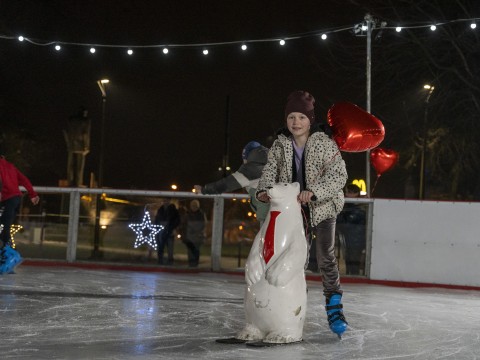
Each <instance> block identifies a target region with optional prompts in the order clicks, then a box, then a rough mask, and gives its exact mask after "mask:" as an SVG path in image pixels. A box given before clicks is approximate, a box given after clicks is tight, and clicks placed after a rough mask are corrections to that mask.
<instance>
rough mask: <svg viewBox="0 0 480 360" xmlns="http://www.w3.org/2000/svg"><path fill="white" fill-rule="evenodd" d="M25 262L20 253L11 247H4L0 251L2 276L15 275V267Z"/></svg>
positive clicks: (0, 272) (0, 271)
mask: <svg viewBox="0 0 480 360" xmlns="http://www.w3.org/2000/svg"><path fill="white" fill-rule="evenodd" d="M22 261H23V258H22V257H21V256H20V253H19V252H18V251H16V250H15V249H12V248H11V247H10V246H8V245H7V246H4V247H3V249H2V250H1V251H0V274H14V273H15V267H16V266H17V265H19V264H20V263H21V262H22Z"/></svg>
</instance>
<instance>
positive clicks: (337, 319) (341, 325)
mask: <svg viewBox="0 0 480 360" xmlns="http://www.w3.org/2000/svg"><path fill="white" fill-rule="evenodd" d="M326 302H327V305H326V306H325V310H326V311H327V316H328V325H329V326H330V330H332V331H333V332H334V333H335V334H337V335H338V338H339V339H341V338H342V334H343V333H344V332H345V330H347V325H348V323H347V320H345V316H344V315H343V310H342V309H343V305H342V295H341V294H333V295H331V296H330V297H329V298H328V297H327V301H326Z"/></svg>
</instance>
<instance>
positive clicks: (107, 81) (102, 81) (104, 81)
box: [100, 79, 110, 84]
mask: <svg viewBox="0 0 480 360" xmlns="http://www.w3.org/2000/svg"><path fill="white" fill-rule="evenodd" d="M100 82H101V83H102V84H108V83H109V82H110V80H108V79H102V80H100Z"/></svg>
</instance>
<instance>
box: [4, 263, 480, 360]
mask: <svg viewBox="0 0 480 360" xmlns="http://www.w3.org/2000/svg"><path fill="white" fill-rule="evenodd" d="M244 286H245V285H244V278H243V276H236V275H223V274H211V273H203V274H202V273H201V274H168V273H153V274H152V273H138V272H124V271H89V270H78V269H72V268H68V269H61V268H50V267H28V266H22V267H20V268H19V269H18V273H17V274H16V275H8V276H2V277H0V311H1V319H2V320H1V321H2V326H1V336H2V341H1V342H0V354H1V358H2V359H130V358H134V357H137V356H138V357H139V358H142V359H173V358H175V359H178V360H182V359H222V360H223V359H252V358H255V359H319V358H321V359H422V360H423V359H440V358H444V359H450V358H451V359H475V358H479V357H480V292H477V291H463V290H446V289H438V288H428V289H425V288H423V289H411V288H392V287H386V286H377V285H360V284H355V285H353V284H347V285H344V286H343V288H344V292H345V293H344V306H345V313H346V315H347V316H348V320H349V324H350V328H349V329H348V330H347V332H346V333H345V334H344V335H343V339H342V340H341V341H339V340H338V338H337V337H336V336H335V334H333V333H331V331H330V330H329V328H328V323H327V321H326V316H325V311H324V308H323V305H324V304H323V296H322V295H321V284H320V283H319V282H309V283H308V287H309V292H308V311H307V319H306V322H305V328H304V332H303V336H304V341H303V342H302V343H300V344H295V345H282V346H278V347H274V348H261V349H257V348H250V347H246V346H245V345H222V344H217V343H215V339H217V338H221V337H226V336H232V335H234V334H235V333H236V332H237V331H238V330H239V329H241V327H242V326H243V324H244V312H243V311H244V310H243V291H244Z"/></svg>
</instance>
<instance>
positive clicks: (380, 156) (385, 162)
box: [370, 148, 398, 176]
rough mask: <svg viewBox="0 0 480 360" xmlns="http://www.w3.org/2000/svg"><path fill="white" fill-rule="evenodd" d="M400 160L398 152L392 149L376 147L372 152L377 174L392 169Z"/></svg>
mask: <svg viewBox="0 0 480 360" xmlns="http://www.w3.org/2000/svg"><path fill="white" fill-rule="evenodd" d="M397 161H398V153H397V152H396V151H395V150H391V149H382V148H376V149H373V150H372V151H371V152H370V163H371V164H372V165H373V167H374V168H375V171H376V172H377V176H380V175H382V174H383V173H384V172H385V171H388V170H390V169H391V168H392V167H393V166H395V164H396V163H397Z"/></svg>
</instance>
